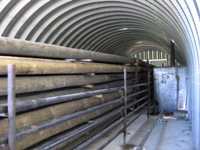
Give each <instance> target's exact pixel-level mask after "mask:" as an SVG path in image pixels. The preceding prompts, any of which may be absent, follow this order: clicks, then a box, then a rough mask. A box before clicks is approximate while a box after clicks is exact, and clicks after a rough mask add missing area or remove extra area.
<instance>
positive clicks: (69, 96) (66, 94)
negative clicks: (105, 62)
mask: <svg viewBox="0 0 200 150" xmlns="http://www.w3.org/2000/svg"><path fill="white" fill-rule="evenodd" d="M127 83H128V85H132V84H133V81H131V80H128V82H127ZM122 85H123V81H113V82H109V83H103V84H98V85H95V86H94V87H93V88H92V89H87V88H70V89H69V88H64V89H58V90H53V91H52V90H50V91H44V92H39V93H34V94H31V93H29V94H28V95H27V94H25V95H24V94H23V96H22V95H20V96H17V97H16V111H17V112H18V111H25V110H29V109H34V108H38V107H42V106H47V105H52V104H57V103H61V102H67V101H71V100H74V99H79V98H85V97H88V96H92V95H95V94H103V93H110V92H112V91H117V90H113V89H118V90H120V89H122V87H121V86H122ZM102 91H103V92H102ZM6 112H7V100H6V99H5V96H4V97H2V98H1V99H0V113H6Z"/></svg>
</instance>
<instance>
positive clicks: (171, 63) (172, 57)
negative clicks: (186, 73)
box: [170, 40, 175, 67]
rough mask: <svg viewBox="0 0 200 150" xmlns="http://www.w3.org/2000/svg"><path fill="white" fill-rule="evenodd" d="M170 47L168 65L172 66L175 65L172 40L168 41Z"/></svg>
mask: <svg viewBox="0 0 200 150" xmlns="http://www.w3.org/2000/svg"><path fill="white" fill-rule="evenodd" d="M170 48H171V53H170V66H171V67H173V66H175V48H174V41H173V40H171V41H170Z"/></svg>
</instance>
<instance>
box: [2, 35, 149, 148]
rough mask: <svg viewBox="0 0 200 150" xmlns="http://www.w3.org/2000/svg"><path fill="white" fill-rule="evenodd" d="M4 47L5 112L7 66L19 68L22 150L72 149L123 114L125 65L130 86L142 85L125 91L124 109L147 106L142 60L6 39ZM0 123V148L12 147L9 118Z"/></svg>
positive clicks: (19, 142) (4, 104) (18, 138)
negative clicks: (9, 139) (125, 104)
mask: <svg viewBox="0 0 200 150" xmlns="http://www.w3.org/2000/svg"><path fill="white" fill-rule="evenodd" d="M0 45H1V47H0V62H1V63H0V114H1V116H2V115H3V114H4V115H5V114H6V113H7V110H8V108H7V107H8V105H7V92H8V90H7V66H8V65H9V64H13V65H15V67H16V70H15V74H16V80H15V85H16V87H15V94H16V105H15V108H16V131H17V132H16V149H18V150H21V149H45V148H46V147H45V146H47V145H50V147H49V148H47V149H73V148H75V147H76V146H78V145H79V144H81V141H82V142H84V141H85V140H88V139H89V138H90V137H92V136H93V135H95V134H96V133H98V132H100V131H101V130H103V129H104V128H107V127H108V126H109V125H111V124H112V123H113V122H115V121H116V120H118V119H119V118H121V117H122V116H121V114H122V113H121V112H122V110H123V109H124V108H123V103H124V92H123V90H124V67H126V71H127V79H126V80H127V85H128V86H133V85H137V84H141V83H144V84H141V86H136V87H133V88H129V89H127V94H128V96H127V97H128V98H127V101H128V106H129V107H127V108H126V109H127V110H132V109H130V108H132V107H133V108H136V107H139V106H145V105H146V102H147V86H146V85H147V84H146V82H147V66H148V65H147V64H146V63H145V62H143V61H141V60H136V59H131V58H126V57H122V56H116V55H111V54H103V53H97V52H92V51H86V50H78V49H72V48H66V47H60V46H56V45H50V44H43V43H36V42H29V41H23V40H17V39H9V38H3V37H1V38H0ZM137 99H140V100H139V101H138V103H137V105H136V103H135V102H134V101H137ZM144 104H145V105H144ZM5 116H6V115H5ZM0 126H1V128H0V149H8V119H7V118H6V117H1V118H0ZM81 129H82V130H81ZM63 136H64V137H65V138H66V140H61V139H65V138H63ZM58 141H60V142H58ZM55 143H58V144H55ZM47 147H48V146H47Z"/></svg>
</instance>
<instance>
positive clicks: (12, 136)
mask: <svg viewBox="0 0 200 150" xmlns="http://www.w3.org/2000/svg"><path fill="white" fill-rule="evenodd" d="M7 71H8V98H7V100H8V146H9V150H15V149H16V148H15V145H16V125H15V115H16V108H15V65H12V64H9V65H8V68H7Z"/></svg>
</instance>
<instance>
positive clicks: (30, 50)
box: [0, 37, 135, 64]
mask: <svg viewBox="0 0 200 150" xmlns="http://www.w3.org/2000/svg"><path fill="white" fill-rule="evenodd" d="M0 45H1V47H0V54H2V55H13V56H29V57H40V58H58V59H92V60H93V61H97V62H108V63H120V64H134V63H135V59H131V58H127V57H123V56H118V55H112V54H105V53H98V52H94V51H87V50H81V49H74V48H67V47H62V46H57V45H51V44H45V43H38V42H31V41H25V40H19V39H11V38H6V37H1V38H0Z"/></svg>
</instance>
